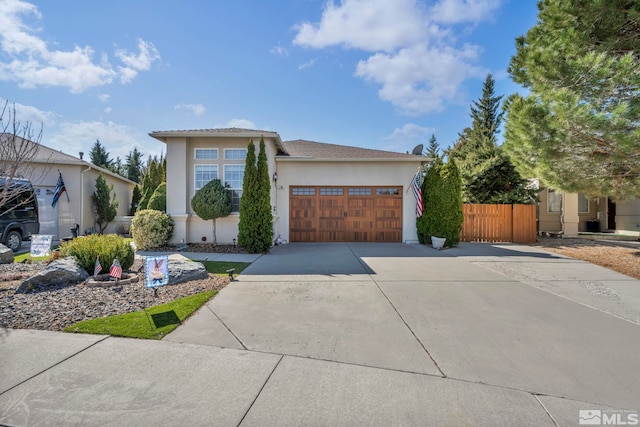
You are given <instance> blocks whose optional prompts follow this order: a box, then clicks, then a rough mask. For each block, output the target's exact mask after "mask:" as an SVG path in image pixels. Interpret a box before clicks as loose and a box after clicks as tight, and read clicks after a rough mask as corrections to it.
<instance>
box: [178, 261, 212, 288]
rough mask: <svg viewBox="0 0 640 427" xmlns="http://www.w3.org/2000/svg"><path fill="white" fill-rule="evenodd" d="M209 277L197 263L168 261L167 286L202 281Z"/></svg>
mask: <svg viewBox="0 0 640 427" xmlns="http://www.w3.org/2000/svg"><path fill="white" fill-rule="evenodd" d="M207 277H209V273H207V270H206V269H205V268H204V265H202V264H201V263H199V262H190V261H178V260H170V261H169V284H170V285H175V284H176V283H182V282H189V281H191V280H202V279H206V278H207Z"/></svg>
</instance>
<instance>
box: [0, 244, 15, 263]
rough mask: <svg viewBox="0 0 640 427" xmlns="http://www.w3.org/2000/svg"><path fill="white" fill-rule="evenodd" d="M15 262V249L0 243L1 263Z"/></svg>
mask: <svg viewBox="0 0 640 427" xmlns="http://www.w3.org/2000/svg"><path fill="white" fill-rule="evenodd" d="M12 262H13V251H12V250H11V249H9V248H8V247H6V246H5V245H3V244H2V243H0V264H11V263H12Z"/></svg>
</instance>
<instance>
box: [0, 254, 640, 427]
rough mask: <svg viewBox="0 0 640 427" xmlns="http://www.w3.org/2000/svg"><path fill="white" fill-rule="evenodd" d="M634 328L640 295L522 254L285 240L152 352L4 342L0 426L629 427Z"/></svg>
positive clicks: (32, 335) (638, 398)
mask: <svg viewBox="0 0 640 427" xmlns="http://www.w3.org/2000/svg"><path fill="white" fill-rule="evenodd" d="M638 319H640V282H639V281H637V280H634V279H631V278H629V277H626V276H623V275H620V274H617V273H614V272H611V271H610V270H606V269H604V268H601V267H597V266H594V265H591V264H588V263H584V262H581V261H576V260H572V259H569V258H565V257H561V256H558V255H553V254H549V253H546V252H544V251H541V250H538V249H533V248H530V247H526V246H518V245H483V244H462V245H460V247H458V248H455V249H450V250H445V251H434V250H433V249H431V248H428V247H425V246H419V245H399V244H398V245H395V244H388V245H387V244H376V245H371V244H325V245H313V244H310V245H293V244H290V245H284V246H280V247H276V248H274V249H273V250H272V251H271V252H270V253H269V254H266V255H264V256H262V257H260V258H258V259H256V260H255V262H254V263H253V264H252V265H251V266H250V267H249V268H247V269H246V270H245V271H244V272H243V274H241V275H240V276H239V280H238V281H236V282H234V283H232V284H230V285H228V286H227V287H226V288H224V289H223V290H222V291H221V292H220V293H219V294H218V295H217V296H216V297H215V298H214V299H212V300H211V301H209V303H207V304H206V305H205V306H203V308H202V309H200V310H199V311H198V312H197V313H195V314H194V315H193V316H192V317H191V318H189V319H188V320H187V321H186V322H185V323H184V324H183V325H182V326H180V327H179V328H177V329H176V330H175V331H174V332H173V333H172V334H170V335H169V336H167V337H166V338H165V340H163V341H160V342H157V341H141V340H131V339H122V338H113V337H104V336H87V335H70V334H63V333H54V332H46V331H24V330H9V331H4V333H3V334H1V335H0V354H1V355H2V359H3V361H2V363H0V423H3V424H8V425H38V424H47V425H54V424H55V425H58V424H64V425H102V424H105V425H140V424H143V425H144V424H159V425H176V424H180V425H223V426H227V425H228V426H237V425H243V426H246V425H260V426H265V425H266V426H270V425H309V426H316V425H344V426H347V425H349V426H351V425H362V426H371V425H373V426H376V425H381V426H383V425H384V426H386V425H456V426H457V425H483V426H484V425H487V426H493V425H523V426H527V425H531V426H534V425H535V426H540V425H549V426H553V425H568V426H573V425H578V421H579V410H592V411H593V410H601V411H602V410H604V411H610V412H605V413H606V414H612V415H616V414H619V415H620V416H621V417H623V418H620V419H621V420H625V419H626V418H624V417H626V416H627V415H626V414H629V413H631V414H637V413H638V411H640V394H639V393H638V392H637V385H638V384H639V383H640V358H638V354H640V322H639V321H638ZM5 355H10V356H9V357H6V356H5ZM623 410H628V411H633V412H623Z"/></svg>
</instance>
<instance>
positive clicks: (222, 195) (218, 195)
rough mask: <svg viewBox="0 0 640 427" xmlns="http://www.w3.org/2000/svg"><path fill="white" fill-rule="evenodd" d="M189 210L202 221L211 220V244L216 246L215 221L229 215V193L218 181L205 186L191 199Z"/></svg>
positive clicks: (230, 206)
mask: <svg viewBox="0 0 640 427" xmlns="http://www.w3.org/2000/svg"><path fill="white" fill-rule="evenodd" d="M191 208H192V209H193V211H194V212H195V213H196V214H197V215H198V216H199V217H200V218H202V219H204V220H209V219H212V220H213V244H214V245H216V246H217V245H218V238H217V236H216V219H218V218H222V217H225V216H228V215H229V214H230V213H231V209H232V205H231V193H230V192H229V190H227V189H226V188H224V186H223V185H222V183H221V182H220V180H219V179H213V180H211V181H209V182H208V183H206V184H205V186H204V187H202V188H201V189H200V190H198V192H197V193H196V194H195V196H193V199H191Z"/></svg>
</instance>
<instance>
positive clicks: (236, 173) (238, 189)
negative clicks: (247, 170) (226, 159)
mask: <svg viewBox="0 0 640 427" xmlns="http://www.w3.org/2000/svg"><path fill="white" fill-rule="evenodd" d="M225 156H226V152H225ZM243 179H244V165H224V185H225V187H227V188H228V189H229V191H231V211H232V212H240V198H242V180H243Z"/></svg>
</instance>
